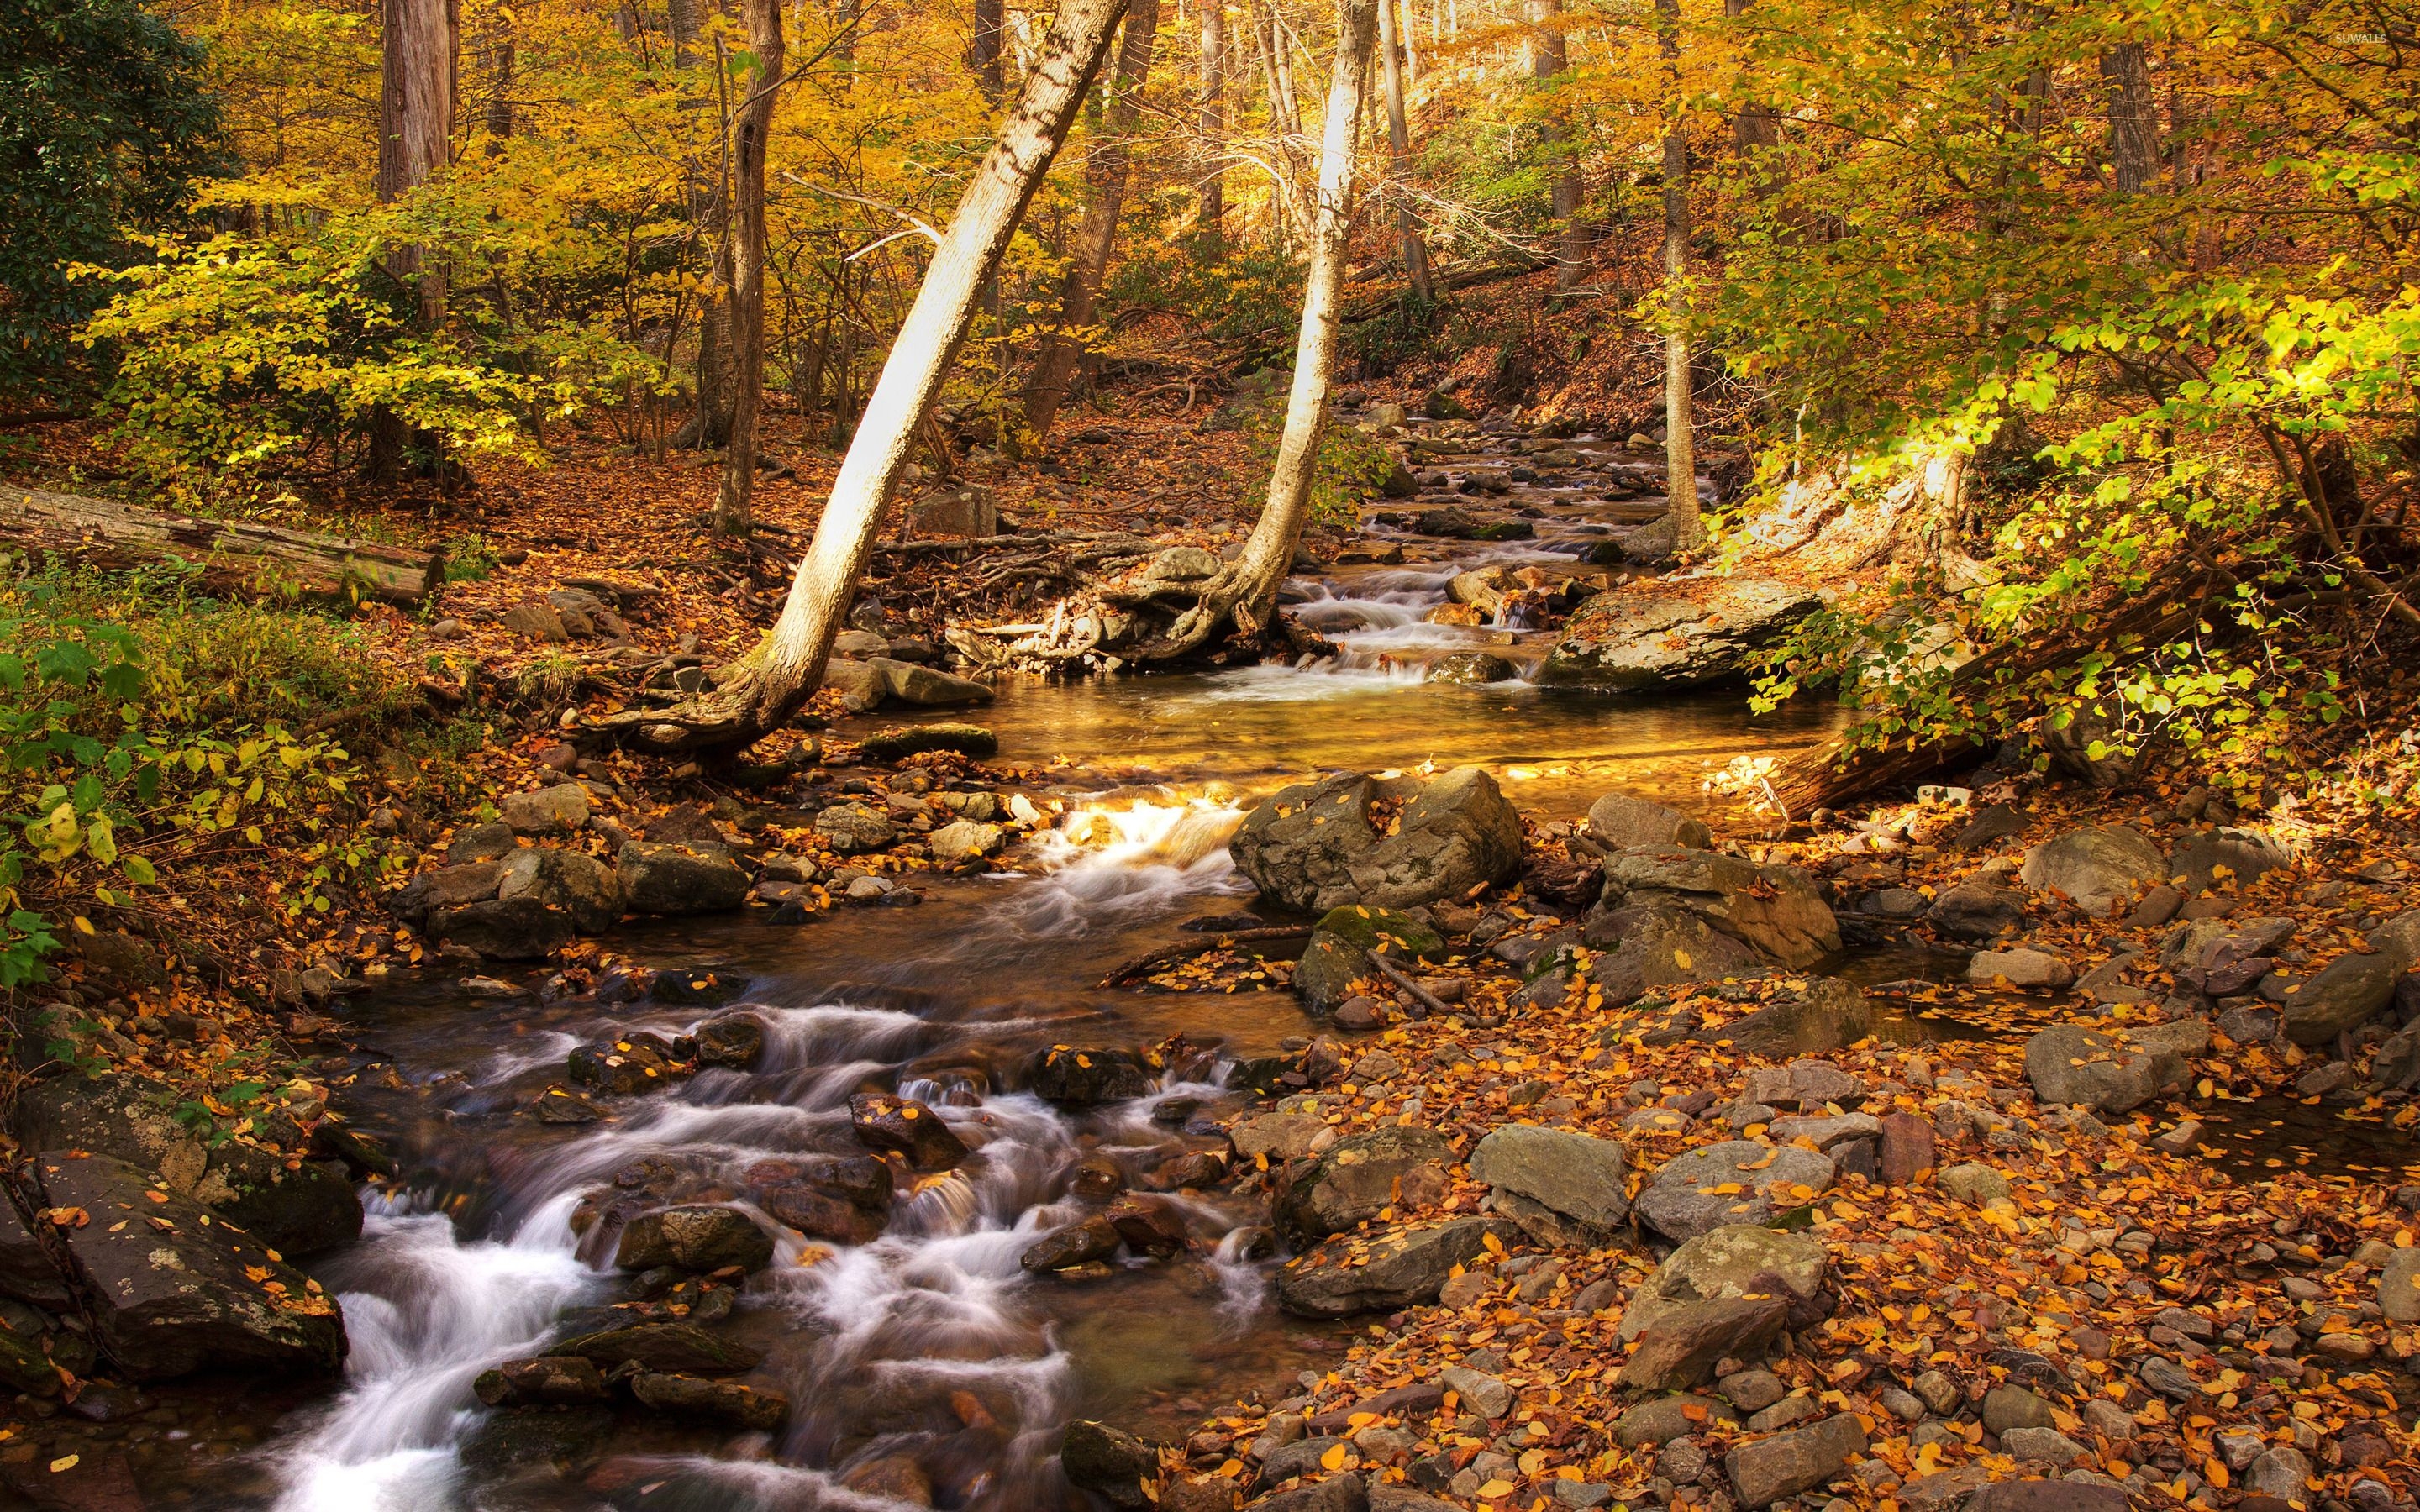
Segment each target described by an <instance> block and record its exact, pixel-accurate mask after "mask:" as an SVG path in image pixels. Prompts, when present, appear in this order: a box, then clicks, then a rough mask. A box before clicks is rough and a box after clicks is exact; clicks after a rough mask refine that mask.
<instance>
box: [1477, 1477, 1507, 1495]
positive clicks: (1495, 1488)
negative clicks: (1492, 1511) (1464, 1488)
mask: <svg viewBox="0 0 2420 1512" xmlns="http://www.w3.org/2000/svg"><path fill="white" fill-rule="evenodd" d="M1479 1494H1480V1495H1481V1496H1510V1495H1512V1482H1511V1481H1509V1480H1492V1481H1489V1482H1488V1483H1487V1484H1486V1485H1484V1486H1481V1488H1480V1489H1479Z"/></svg>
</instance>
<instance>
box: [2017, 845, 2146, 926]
mask: <svg viewBox="0 0 2420 1512" xmlns="http://www.w3.org/2000/svg"><path fill="white" fill-rule="evenodd" d="M2017 874H2018V876H2020V877H2022V878H2023V879H2024V884H2025V886H2026V887H2031V888H2033V889H2035V890H2036V891H2038V892H2057V893H2061V894H2064V895H2065V896H2066V897H2067V899H2068V900H2069V901H2070V902H2071V903H2074V904H2075V906H2076V907H2078V908H2081V909H2083V910H2084V911H2085V912H2086V914H2089V915H2091V916H2092V917H2093V918H2101V917H2102V916H2104V915H2106V914H2107V913H2108V912H2109V911H2110V909H2112V908H2114V907H2116V906H2117V905H2118V904H2119V903H2133V901H2134V897H2135V895H2136V894H2137V893H2139V892H2141V891H2142V890H2143V889H2144V888H2145V887H2150V886H2152V885H2153V884H2155V883H2160V882H2165V881H2166V880H2167V879H2168V864H2167V862H2166V860H2165V859H2164V857H2162V856H2161V855H2160V848H2159V847H2158V846H2156V845H2154V844H2152V843H2151V842H2150V841H2149V840H2147V839H2145V838H2144V837H2143V835H2142V832H2141V831H2139V830H2134V829H2130V828H2128V827H2127V826H2126V825H2091V826H2088V827H2086V828H2084V829H2075V830H2070V831H2069V832H2068V833H2066V834H2064V835H2058V836H2055V837H2053V838H2052V839H2049V840H2046V841H2042V842H2041V843H2040V844H2039V845H2037V846H2035V847H2033V849H2031V850H2029V851H2027V852H2025V858H2024V864H2023V865H2022V866H2021V867H2020V868H2019V869H2018V872H2017Z"/></svg>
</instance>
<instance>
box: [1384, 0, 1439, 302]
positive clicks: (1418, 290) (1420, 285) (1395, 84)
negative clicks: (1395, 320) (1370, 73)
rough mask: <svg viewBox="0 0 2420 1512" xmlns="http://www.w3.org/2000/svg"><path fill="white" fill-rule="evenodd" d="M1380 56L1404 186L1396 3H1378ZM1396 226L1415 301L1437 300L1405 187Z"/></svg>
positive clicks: (1407, 155)
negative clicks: (1401, 242)
mask: <svg viewBox="0 0 2420 1512" xmlns="http://www.w3.org/2000/svg"><path fill="white" fill-rule="evenodd" d="M1378 55H1379V57H1380V58H1381V59H1383V60H1384V65H1385V70H1386V71H1385V78H1386V83H1387V147H1388V154H1389V157H1390V158H1391V160H1392V163H1393V168H1394V175H1395V177H1396V179H1397V181H1398V184H1399V186H1400V184H1401V181H1402V180H1404V179H1405V178H1407V177H1410V174H1411V171H1412V133H1411V128H1410V125H1409V124H1408V122H1407V121H1406V120H1405V119H1404V65H1403V59H1402V56H1401V54H1400V51H1399V50H1398V48H1397V46H1396V38H1395V0H1378ZM1395 227H1396V230H1397V231H1398V232H1399V233H1400V234H1401V235H1402V237H1403V241H1404V280H1405V282H1406V283H1407V284H1408V285H1410V287H1411V291H1412V298H1413V299H1414V300H1417V301H1419V302H1420V303H1422V304H1433V303H1435V301H1436V285H1435V281H1434V280H1432V279H1431V278H1430V276H1429V249H1428V245H1427V244H1426V243H1425V242H1423V241H1421V240H1420V218H1419V215H1417V214H1416V213H1414V212H1413V209H1412V203H1411V199H1410V197H1409V196H1408V195H1406V194H1405V193H1404V192H1403V190H1402V188H1401V187H1398V188H1397V190H1396V192H1395Z"/></svg>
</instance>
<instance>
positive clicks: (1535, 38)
mask: <svg viewBox="0 0 2420 1512" xmlns="http://www.w3.org/2000/svg"><path fill="white" fill-rule="evenodd" d="M1562 10H1563V4H1562V0H1529V27H1530V31H1529V77H1530V78H1531V79H1532V80H1534V81H1535V82H1537V83H1539V84H1542V85H1543V84H1544V83H1545V82H1546V81H1547V80H1549V79H1552V78H1554V77H1555V76H1556V75H1557V74H1559V73H1560V72H1562V71H1563V69H1566V68H1568V67H1570V58H1569V56H1568V54H1567V52H1566V50H1565V48H1564V46H1563V34H1562V30H1561V28H1560V27H1559V25H1558V24H1557V18H1559V16H1561V14H1562ZM1562 116H1563V111H1562V107H1560V106H1559V105H1558V106H1557V107H1555V110H1554V114H1553V116H1552V118H1551V119H1550V121H1549V122H1548V124H1547V127H1546V147H1547V150H1548V151H1550V152H1551V153H1553V154H1554V156H1555V159H1556V163H1555V186H1554V196H1555V199H1554V208H1555V220H1556V223H1557V224H1559V225H1560V226H1561V227H1562V234H1561V238H1560V240H1561V246H1560V247H1559V249H1558V250H1557V253H1556V257H1555V291H1556V292H1557V293H1560V294H1567V293H1569V292H1571V288H1572V285H1575V284H1576V283H1578V282H1579V276H1580V270H1581V269H1582V268H1585V267H1586V266H1588V251H1589V236H1588V227H1587V226H1586V225H1584V224H1581V222H1580V199H1581V194H1582V186H1581V183H1580V170H1579V164H1578V162H1577V160H1576V159H1575V157H1574V156H1573V150H1572V147H1573V145H1572V133H1571V128H1570V126H1569V125H1568V124H1567V123H1566V122H1565V121H1564V120H1563V118H1562Z"/></svg>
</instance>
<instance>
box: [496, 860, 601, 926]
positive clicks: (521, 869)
mask: <svg viewBox="0 0 2420 1512" xmlns="http://www.w3.org/2000/svg"><path fill="white" fill-rule="evenodd" d="M498 864H499V865H501V867H502V868H503V872H504V874H503V877H502V878H501V880H500V881H499V883H498V885H497V888H496V896H497V898H498V899H499V900H502V901H504V902H510V901H511V900H513V899H516V898H529V899H534V900H535V901H536V902H537V903H540V904H541V905H543V906H545V907H547V908H549V909H551V910H553V911H554V912H556V913H559V914H561V915H563V917H564V918H566V919H567V920H569V922H570V924H571V927H572V928H573V929H575V930H578V931H579V932H580V933H582V934H598V933H603V932H604V931H606V930H609V929H612V928H613V926H614V924H615V923H617V922H618V921H619V920H620V919H621V918H622V882H621V879H620V878H619V877H617V876H615V875H614V873H613V868H612V867H609V866H607V865H606V864H605V863H604V862H602V861H600V860H598V859H597V857H595V856H589V855H585V854H583V853H582V852H580V851H563V850H555V849H553V848H551V847H548V846H535V845H534V846H529V847H526V848H524V849H521V850H517V851H515V852H514V853H513V854H512V855H510V856H506V857H504V860H503V861H502V862H501V863H498Z"/></svg>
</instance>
